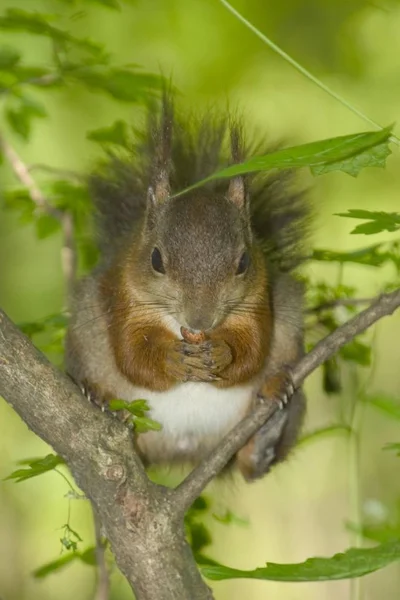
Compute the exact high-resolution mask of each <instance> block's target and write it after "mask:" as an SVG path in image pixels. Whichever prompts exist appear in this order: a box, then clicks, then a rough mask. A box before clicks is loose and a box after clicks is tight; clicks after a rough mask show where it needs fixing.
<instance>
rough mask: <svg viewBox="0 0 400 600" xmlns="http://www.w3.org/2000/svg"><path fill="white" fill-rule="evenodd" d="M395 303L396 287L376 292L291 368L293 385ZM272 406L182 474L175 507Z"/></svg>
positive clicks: (184, 505) (184, 503)
mask: <svg viewBox="0 0 400 600" xmlns="http://www.w3.org/2000/svg"><path fill="white" fill-rule="evenodd" d="M399 306H400V289H399V290H396V291H394V292H392V293H390V294H384V295H382V296H380V297H379V298H378V299H377V300H375V302H373V303H372V304H371V306H369V307H368V308H367V309H365V310H364V311H362V312H361V313H360V314H358V315H357V316H355V317H353V318H352V319H350V320H349V321H348V322H347V323H345V324H344V325H342V326H341V327H339V328H338V329H336V331H334V332H333V333H331V334H330V335H328V336H327V337H326V338H324V339H323V340H321V341H320V342H319V343H318V344H316V346H315V347H314V348H313V350H312V351H311V352H309V353H308V354H307V355H306V356H305V357H304V358H303V359H302V360H301V361H300V362H299V363H298V364H297V365H296V367H295V368H294V369H293V372H292V379H293V385H294V387H295V388H298V387H300V386H301V384H302V383H303V381H304V379H305V378H306V377H307V376H308V375H310V373H312V371H314V370H315V369H316V368H317V367H319V366H320V365H321V364H322V363H323V362H325V361H326V360H327V359H328V358H330V357H331V356H332V355H333V354H335V352H337V351H338V350H339V348H341V347H342V346H344V345H345V344H346V343H348V342H349V341H350V340H352V339H353V338H355V337H356V336H357V335H358V334H360V333H362V332H363V331H365V330H366V329H367V328H368V327H370V326H371V325H373V324H374V323H375V322H376V321H378V320H379V319H381V318H382V317H384V316H387V315H389V314H391V313H393V312H394V311H395V310H396V308H398V307H399ZM276 410H278V404H277V403H276V402H271V403H267V404H263V405H260V406H258V407H257V408H256V409H255V410H254V412H253V413H252V414H251V415H249V416H248V417H246V418H245V419H244V420H243V421H241V422H240V423H239V424H238V425H236V427H234V428H233V429H232V431H231V432H230V433H229V434H228V435H226V436H225V437H224V439H223V440H222V442H221V443H220V444H219V445H218V446H217V448H216V449H215V450H214V451H213V452H211V453H210V454H209V456H208V457H207V458H205V459H204V461H203V462H202V463H201V464H200V465H199V466H198V467H197V468H196V469H194V470H193V471H192V472H191V473H190V474H189V475H188V477H186V479H185V480H184V481H183V482H182V483H181V484H180V485H179V486H178V487H177V488H176V490H175V493H174V501H175V504H176V507H177V508H178V507H179V509H180V510H181V512H182V513H183V512H185V511H186V510H187V509H188V508H189V507H190V506H191V504H192V503H193V502H194V500H195V499H196V498H197V497H198V496H199V495H200V493H201V492H202V490H203V489H204V488H205V486H206V485H207V484H208V483H209V482H210V481H211V479H212V478H213V477H215V475H217V474H218V473H219V472H220V471H221V470H222V469H223V468H224V467H225V465H226V464H227V463H228V462H229V460H230V459H231V458H232V456H233V455H234V454H235V453H236V452H238V450H240V448H242V447H243V446H244V445H245V444H246V442H247V441H248V440H249V439H250V438H251V437H252V436H253V435H254V434H255V433H256V432H257V431H258V430H259V429H260V427H262V425H263V424H264V423H266V421H267V420H268V419H269V418H270V417H271V416H272V415H273V414H274V412H275V411H276Z"/></svg>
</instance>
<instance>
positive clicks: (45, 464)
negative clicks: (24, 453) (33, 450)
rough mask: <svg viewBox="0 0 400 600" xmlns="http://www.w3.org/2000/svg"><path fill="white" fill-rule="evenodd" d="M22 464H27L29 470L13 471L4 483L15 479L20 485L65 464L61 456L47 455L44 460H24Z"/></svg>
mask: <svg viewBox="0 0 400 600" xmlns="http://www.w3.org/2000/svg"><path fill="white" fill-rule="evenodd" d="M24 464H28V466H29V468H27V469H17V470H16V471H13V472H12V473H11V475H9V476H8V477H6V478H5V479H4V481H7V480H9V479H15V480H16V483H20V482H21V481H25V480H26V479H32V477H37V476H38V475H43V474H44V473H47V472H48V471H52V470H53V469H55V468H56V467H58V466H59V465H63V464H65V462H64V460H63V459H62V458H61V456H58V455H56V454H48V455H47V456H45V457H44V458H34V459H26V461H24Z"/></svg>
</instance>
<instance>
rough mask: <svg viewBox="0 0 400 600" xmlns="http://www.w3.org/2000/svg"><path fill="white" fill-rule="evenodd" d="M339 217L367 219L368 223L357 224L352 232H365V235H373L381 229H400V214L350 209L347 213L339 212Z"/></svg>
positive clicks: (391, 230)
mask: <svg viewBox="0 0 400 600" xmlns="http://www.w3.org/2000/svg"><path fill="white" fill-rule="evenodd" d="M336 216H338V217H349V218H351V219H367V220H368V222H367V223H363V224H362V225H357V227H355V228H354V229H353V231H351V232H350V233H353V234H357V233H363V234H364V235H372V234H374V233H380V232H381V231H390V232H393V231H398V230H399V229H400V214H399V213H388V212H383V211H380V212H377V211H369V210H358V209H350V210H348V211H347V213H337V214H336Z"/></svg>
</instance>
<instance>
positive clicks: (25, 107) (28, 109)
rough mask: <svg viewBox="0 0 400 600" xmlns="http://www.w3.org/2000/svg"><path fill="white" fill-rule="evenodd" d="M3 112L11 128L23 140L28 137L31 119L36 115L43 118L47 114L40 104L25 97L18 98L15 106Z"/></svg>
mask: <svg viewBox="0 0 400 600" xmlns="http://www.w3.org/2000/svg"><path fill="white" fill-rule="evenodd" d="M5 112H6V119H7V122H8V124H9V125H10V127H11V129H12V130H13V131H15V133H17V134H18V135H20V136H21V137H22V138H23V139H24V140H27V139H29V136H30V133H31V126H32V120H33V119H35V118H38V117H40V118H43V117H45V116H46V115H47V113H46V110H45V108H44V107H43V105H42V104H39V103H38V102H36V101H34V100H32V99H28V98H27V97H20V98H18V106H17V108H15V109H14V108H8V109H6V111H5Z"/></svg>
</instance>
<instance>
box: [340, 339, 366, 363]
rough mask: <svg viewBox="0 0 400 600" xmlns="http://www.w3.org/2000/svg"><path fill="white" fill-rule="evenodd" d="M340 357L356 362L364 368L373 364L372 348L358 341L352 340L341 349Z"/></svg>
mask: <svg viewBox="0 0 400 600" xmlns="http://www.w3.org/2000/svg"><path fill="white" fill-rule="evenodd" d="M339 354H340V356H341V357H342V358H343V359H344V360H348V361H351V362H355V363H357V364H358V365H361V366H363V367H368V366H369V365H370V364H371V348H370V346H367V345H366V344H363V343H362V342H359V341H358V340H352V341H351V342H349V343H348V344H346V345H345V346H343V347H342V348H341V349H340V352H339Z"/></svg>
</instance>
